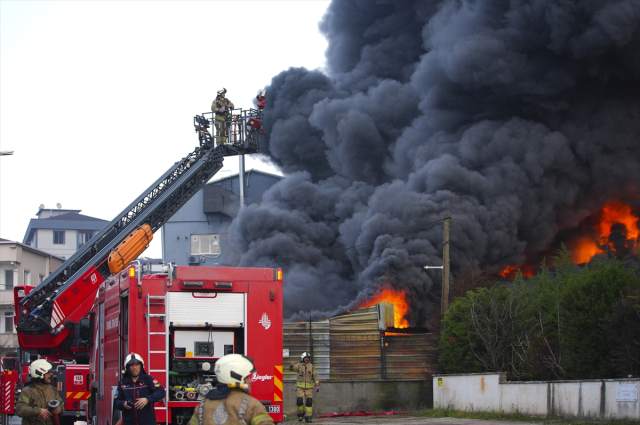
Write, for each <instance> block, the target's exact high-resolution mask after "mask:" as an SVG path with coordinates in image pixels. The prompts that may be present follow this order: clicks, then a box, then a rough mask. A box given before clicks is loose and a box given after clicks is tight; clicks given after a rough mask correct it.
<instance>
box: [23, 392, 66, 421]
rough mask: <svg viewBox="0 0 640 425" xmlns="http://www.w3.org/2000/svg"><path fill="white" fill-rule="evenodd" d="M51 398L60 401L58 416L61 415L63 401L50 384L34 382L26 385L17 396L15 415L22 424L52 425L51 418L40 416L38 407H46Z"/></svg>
mask: <svg viewBox="0 0 640 425" xmlns="http://www.w3.org/2000/svg"><path fill="white" fill-rule="evenodd" d="M51 400H58V401H59V402H60V408H61V412H60V414H59V415H58V416H59V417H61V416H62V413H63V412H64V401H63V400H62V398H61V397H60V395H58V392H57V391H56V389H55V388H53V386H52V385H49V384H46V383H44V382H36V383H35V384H33V385H29V386H26V387H24V388H23V389H22V392H21V393H20V397H18V403H17V404H16V408H15V412H16V415H18V416H20V417H21V418H22V423H23V425H53V419H44V418H43V417H42V416H40V409H46V408H47V403H49V402H50V401H51Z"/></svg>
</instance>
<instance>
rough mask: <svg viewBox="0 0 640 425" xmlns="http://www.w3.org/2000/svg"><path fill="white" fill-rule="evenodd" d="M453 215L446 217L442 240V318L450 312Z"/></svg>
mask: <svg viewBox="0 0 640 425" xmlns="http://www.w3.org/2000/svg"><path fill="white" fill-rule="evenodd" d="M450 230H451V214H447V215H445V216H444V237H443V240H442V317H443V318H444V315H445V313H446V312H447V310H449V265H450V263H451V262H450V260H449V231H450Z"/></svg>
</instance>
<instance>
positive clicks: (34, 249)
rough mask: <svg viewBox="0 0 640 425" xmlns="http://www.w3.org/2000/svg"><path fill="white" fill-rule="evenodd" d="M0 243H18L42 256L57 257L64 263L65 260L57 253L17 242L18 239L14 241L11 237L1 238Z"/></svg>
mask: <svg viewBox="0 0 640 425" xmlns="http://www.w3.org/2000/svg"><path fill="white" fill-rule="evenodd" d="M0 245H17V246H19V247H21V248H22V249H24V250H27V251H31V252H34V253H36V254H40V255H42V256H45V257H55V258H57V259H58V260H60V261H62V262H63V263H64V261H65V260H64V258H62V257H59V256H57V255H53V254H50V253H48V252H46V251H43V250H41V249H38V248H33V247H31V246H29V245H25V244H23V243H20V242H17V241H12V240H9V239H3V238H0Z"/></svg>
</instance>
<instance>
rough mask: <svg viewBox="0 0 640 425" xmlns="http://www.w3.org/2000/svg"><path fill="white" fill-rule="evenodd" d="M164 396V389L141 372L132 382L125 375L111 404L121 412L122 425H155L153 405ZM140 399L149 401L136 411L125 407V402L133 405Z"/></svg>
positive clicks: (133, 408)
mask: <svg viewBox="0 0 640 425" xmlns="http://www.w3.org/2000/svg"><path fill="white" fill-rule="evenodd" d="M165 395H166V391H165V389H164V387H163V386H162V385H161V384H160V383H159V382H158V381H156V380H155V379H153V378H152V377H151V375H147V374H146V373H144V372H142V373H141V374H140V376H139V377H138V380H137V381H135V382H134V381H133V379H131V376H130V375H128V374H127V375H125V376H124V378H122V379H121V380H120V381H119V382H118V388H117V389H116V395H115V399H114V401H113V404H114V407H115V408H116V409H118V410H122V423H123V425H156V423H157V421H156V411H155V409H154V407H153V404H154V403H155V402H157V401H160V400H162V399H163V398H164V396H165ZM141 398H146V399H147V400H149V403H148V404H147V405H146V406H144V407H143V408H142V409H140V410H138V409H136V408H135V406H132V407H131V409H127V408H126V407H125V403H126V402H127V401H130V402H131V403H132V404H135V403H136V401H138V400H140V399H141Z"/></svg>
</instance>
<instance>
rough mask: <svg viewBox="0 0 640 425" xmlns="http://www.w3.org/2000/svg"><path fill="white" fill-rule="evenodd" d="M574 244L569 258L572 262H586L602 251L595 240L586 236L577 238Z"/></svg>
mask: <svg viewBox="0 0 640 425" xmlns="http://www.w3.org/2000/svg"><path fill="white" fill-rule="evenodd" d="M576 244H577V245H576V247H575V248H574V249H572V250H571V259H572V260H573V262H574V264H582V263H588V262H589V260H591V258H592V257H593V256H594V255H596V254H602V253H603V252H604V251H603V250H602V249H601V248H600V245H599V244H598V243H597V242H596V241H594V240H593V239H592V238H589V237H586V236H585V237H581V238H580V239H578V240H577V241H576Z"/></svg>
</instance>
